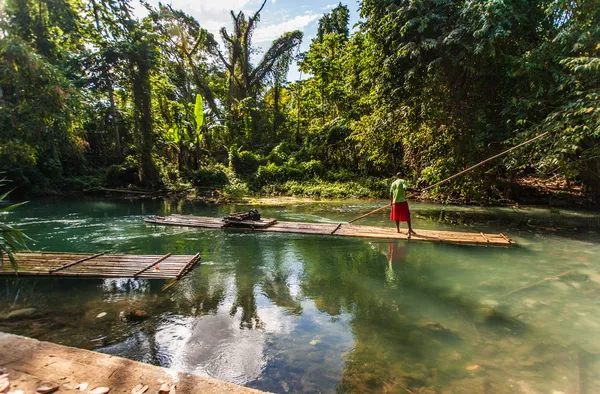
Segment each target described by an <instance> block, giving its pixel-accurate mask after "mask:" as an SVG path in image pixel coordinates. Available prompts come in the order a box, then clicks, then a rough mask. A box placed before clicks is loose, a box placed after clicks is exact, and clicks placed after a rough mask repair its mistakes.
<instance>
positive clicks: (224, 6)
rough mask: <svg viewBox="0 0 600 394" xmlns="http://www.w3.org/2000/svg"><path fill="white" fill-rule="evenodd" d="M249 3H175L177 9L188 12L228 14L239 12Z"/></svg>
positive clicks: (224, 0) (208, 0) (215, 0)
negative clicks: (233, 11)
mask: <svg viewBox="0 0 600 394" xmlns="http://www.w3.org/2000/svg"><path fill="white" fill-rule="evenodd" d="M249 2H250V0H194V1H186V2H181V1H177V2H176V3H178V4H177V5H178V7H181V8H183V9H188V10H196V11H206V12H223V11H225V12H227V13H229V11H230V10H241V9H242V8H243V7H244V6H246V4H248V3H249Z"/></svg>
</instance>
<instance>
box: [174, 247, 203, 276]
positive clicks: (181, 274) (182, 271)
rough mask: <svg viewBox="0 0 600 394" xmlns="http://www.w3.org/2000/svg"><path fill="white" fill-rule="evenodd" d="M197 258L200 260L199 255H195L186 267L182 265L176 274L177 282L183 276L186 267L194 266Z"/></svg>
mask: <svg viewBox="0 0 600 394" xmlns="http://www.w3.org/2000/svg"><path fill="white" fill-rule="evenodd" d="M199 258H200V253H196V254H195V255H194V257H192V258H191V259H190V261H189V262H188V263H187V264H186V265H184V266H183V268H182V269H181V270H180V271H179V273H178V274H177V280H179V278H181V277H182V276H183V274H185V272H186V270H187V269H188V267H191V266H192V265H194V264H195V263H196V261H198V259H199Z"/></svg>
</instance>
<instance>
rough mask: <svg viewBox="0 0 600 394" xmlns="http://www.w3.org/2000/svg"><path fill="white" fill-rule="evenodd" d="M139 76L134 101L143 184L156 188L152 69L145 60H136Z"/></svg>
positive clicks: (137, 75)
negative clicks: (151, 99) (151, 95)
mask: <svg viewBox="0 0 600 394" xmlns="http://www.w3.org/2000/svg"><path fill="white" fill-rule="evenodd" d="M142 57H143V56H142ZM136 60H137V61H136V63H137V74H136V75H135V77H134V80H133V84H134V89H133V93H134V99H135V104H136V105H135V106H136V112H137V113H136V119H137V122H136V124H137V126H138V133H139V135H140V137H141V141H140V162H141V167H142V183H143V184H144V185H146V186H156V185H157V183H158V169H157V168H156V165H155V164H154V162H153V161H152V148H153V145H154V140H153V139H154V133H153V130H152V103H151V101H150V93H151V91H150V67H149V66H148V64H147V63H146V61H145V59H143V58H142V59H136Z"/></svg>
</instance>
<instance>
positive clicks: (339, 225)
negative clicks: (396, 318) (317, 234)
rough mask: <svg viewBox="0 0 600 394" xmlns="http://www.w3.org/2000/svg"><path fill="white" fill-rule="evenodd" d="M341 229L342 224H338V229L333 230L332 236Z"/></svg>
mask: <svg viewBox="0 0 600 394" xmlns="http://www.w3.org/2000/svg"><path fill="white" fill-rule="evenodd" d="M340 227H342V223H340V224H338V225H337V227H336V228H334V229H333V231H332V232H331V234H334V233H335V232H336V231H338V230H339V229H340Z"/></svg>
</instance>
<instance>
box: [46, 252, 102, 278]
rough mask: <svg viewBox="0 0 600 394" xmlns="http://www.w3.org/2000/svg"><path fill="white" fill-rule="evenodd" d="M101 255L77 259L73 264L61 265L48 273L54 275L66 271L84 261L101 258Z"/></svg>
mask: <svg viewBox="0 0 600 394" xmlns="http://www.w3.org/2000/svg"><path fill="white" fill-rule="evenodd" d="M102 255H104V253H98V254H95V255H93V256H89V257H85V258H83V259H79V260H77V261H75V262H73V263H71V264H67V265H63V266H62V267H58V268H54V269H52V270H50V273H51V274H53V273H55V272H57V271H60V270H64V269H67V268H69V267H72V266H74V265H77V264H79V263H83V262H84V261H88V260H91V259H95V258H96V257H99V256H102Z"/></svg>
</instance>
